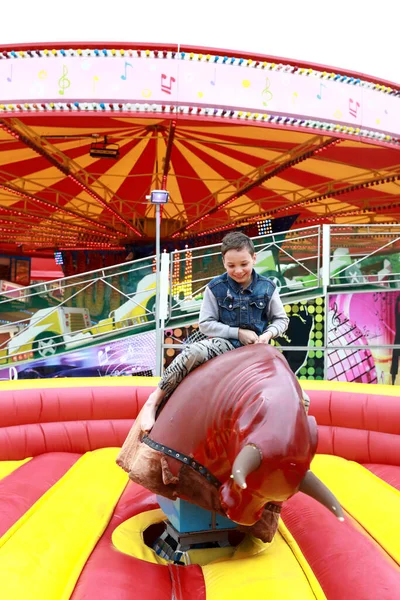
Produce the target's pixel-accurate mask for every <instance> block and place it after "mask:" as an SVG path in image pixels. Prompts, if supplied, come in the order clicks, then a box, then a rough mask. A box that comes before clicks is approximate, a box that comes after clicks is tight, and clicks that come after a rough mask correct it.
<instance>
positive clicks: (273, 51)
mask: <svg viewBox="0 0 400 600" xmlns="http://www.w3.org/2000/svg"><path fill="white" fill-rule="evenodd" d="M1 5H2V6H1V12H0V19H1V30H0V31H1V32H0V44H10V43H24V42H68V41H71V42H72V41H73V42H85V41H92V42H94V41H96V42H101V41H105V42H106V41H110V42H116V46H117V47H118V44H117V42H143V43H144V44H143V49H145V42H172V43H180V44H193V45H198V46H212V47H216V48H221V49H223V48H225V49H232V50H237V51H238V55H240V52H239V51H240V50H247V51H250V52H251V51H252V52H258V53H262V54H269V55H274V56H280V57H282V58H295V59H299V60H304V61H309V62H314V63H320V64H325V65H327V66H331V67H337V68H338V70H339V72H340V67H341V68H345V69H350V70H354V71H358V72H360V73H364V74H367V75H375V76H377V77H380V78H382V79H386V80H388V81H392V82H395V83H400V61H399V58H398V57H399V52H398V36H399V33H398V32H399V25H398V23H399V17H400V3H399V2H398V0H379V2H378V1H376V0H364V1H363V0H334V1H332V0H275V1H274V2H271V0H242V1H239V0H230V1H228V0H163V1H162V0H140V1H139V0H66V1H65V2H62V1H61V2H58V1H57V0H56V1H55V2H51V1H50V2H40V1H37V0H15V1H14V2H12V1H7V0H2V1H1ZM18 17H19V18H18Z"/></svg>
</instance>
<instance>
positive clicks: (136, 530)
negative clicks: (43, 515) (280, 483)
mask: <svg viewBox="0 0 400 600" xmlns="http://www.w3.org/2000/svg"><path fill="white" fill-rule="evenodd" d="M164 519H165V515H164V513H163V512H162V510H161V509H157V510H151V511H148V512H145V513H141V514H139V515H136V516H135V517H132V518H131V519H128V520H127V521H125V522H124V523H122V524H121V525H120V526H119V527H118V528H117V529H115V530H114V532H113V535H112V541H113V544H114V546H115V547H116V548H117V549H118V550H119V551H120V552H124V553H125V554H129V555H130V556H134V557H135V558H138V559H140V560H145V561H147V562H151V563H154V564H160V565H166V564H168V561H167V560H165V559H164V558H161V557H160V556H158V555H157V554H156V553H155V552H154V551H153V550H152V549H151V548H148V547H147V546H146V544H145V543H144V540H143V531H145V529H147V528H148V527H150V525H153V524H155V523H160V522H161V521H163V520H164ZM271 546H273V548H271V551H270V550H269V549H270V547H271ZM189 556H190V559H191V562H192V564H194V563H195V564H199V565H201V566H202V569H203V574H204V579H205V583H206V596H207V600H225V599H226V600H243V599H244V598H260V599H261V598H279V600H300V599H301V600H316V599H317V600H326V596H325V594H324V593H323V591H322V588H321V586H320V584H319V583H318V580H317V578H316V577H315V575H314V573H313V572H312V570H311V568H310V566H309V565H308V563H307V561H306V559H305V558H304V556H303V555H302V553H301V550H300V548H299V547H298V545H297V543H296V542H295V540H294V538H293V537H292V535H291V534H290V533H289V531H288V529H287V528H286V527H285V525H284V524H283V523H282V521H281V522H280V524H279V533H277V534H276V537H275V540H274V542H273V543H272V544H264V543H263V542H261V541H260V540H258V539H256V538H254V537H250V536H248V537H246V538H245V539H244V540H243V542H242V543H241V544H239V546H238V547H237V548H236V549H235V548H212V549H209V550H191V551H190V552H189Z"/></svg>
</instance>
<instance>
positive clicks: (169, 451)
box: [142, 435, 222, 488]
mask: <svg viewBox="0 0 400 600" xmlns="http://www.w3.org/2000/svg"><path fill="white" fill-rule="evenodd" d="M142 442H143V443H144V444H147V446H150V448H153V450H158V452H162V453H163V454H166V456H172V458H175V459H176V460H179V461H180V462H181V463H183V464H184V465H188V466H189V467H191V468H192V469H193V470H194V471H196V473H200V475H203V477H204V478H205V479H207V481H209V482H210V483H211V484H212V485H213V486H214V487H216V488H220V487H221V485H222V483H221V482H220V481H219V479H217V478H216V477H215V476H214V475H213V474H212V473H210V471H209V470H208V469H207V468H206V467H205V466H204V465H202V464H201V463H199V462H197V460H195V459H194V458H192V457H190V456H186V454H182V452H178V451H177V450H174V449H173V448H168V446H164V445H163V444H159V443H158V442H155V441H154V440H152V439H151V438H149V436H148V435H143V437H142Z"/></svg>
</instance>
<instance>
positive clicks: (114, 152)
mask: <svg viewBox="0 0 400 600" xmlns="http://www.w3.org/2000/svg"><path fill="white" fill-rule="evenodd" d="M89 154H90V156H91V157H92V158H115V159H117V158H118V157H119V146H118V144H109V143H108V142H107V136H106V135H105V136H104V141H103V142H93V144H92V145H91V146H90V152H89Z"/></svg>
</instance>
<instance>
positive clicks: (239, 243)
mask: <svg viewBox="0 0 400 600" xmlns="http://www.w3.org/2000/svg"><path fill="white" fill-rule="evenodd" d="M228 250H248V251H249V252H250V254H251V255H253V254H255V249H254V244H253V242H252V240H251V239H250V238H249V237H248V236H247V235H245V234H244V233H242V232H241V231H232V232H231V233H228V234H227V235H226V236H225V237H224V238H223V240H222V243H221V252H222V256H225V254H226V253H227V252H228Z"/></svg>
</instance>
